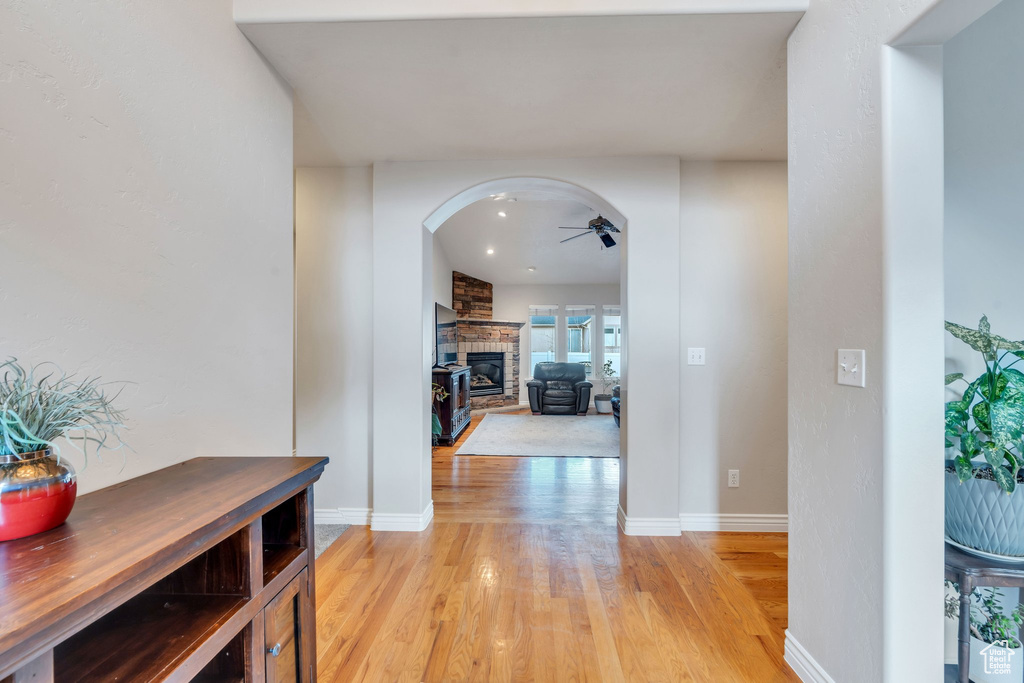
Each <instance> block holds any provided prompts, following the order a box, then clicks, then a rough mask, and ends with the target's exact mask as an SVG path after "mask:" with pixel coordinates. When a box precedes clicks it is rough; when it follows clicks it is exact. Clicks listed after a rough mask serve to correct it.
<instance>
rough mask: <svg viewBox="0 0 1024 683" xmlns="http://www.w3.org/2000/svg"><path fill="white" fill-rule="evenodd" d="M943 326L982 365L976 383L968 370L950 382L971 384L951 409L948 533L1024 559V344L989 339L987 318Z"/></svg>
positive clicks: (971, 545)
mask: <svg viewBox="0 0 1024 683" xmlns="http://www.w3.org/2000/svg"><path fill="white" fill-rule="evenodd" d="M946 329H947V330H948V331H949V332H950V334H952V335H953V336H954V337H956V338H957V339H959V340H961V341H963V342H964V343H965V344H967V345H968V346H970V347H971V348H972V349H974V350H975V351H978V352H979V353H981V355H982V357H983V358H984V360H985V372H984V373H982V374H981V376H980V377H978V378H977V379H975V380H974V381H973V382H968V381H967V380H966V379H964V376H963V373H955V374H951V375H947V376H946V385H947V386H949V385H951V384H953V383H955V382H963V383H964V384H966V385H967V386H966V388H965V389H964V392H963V396H962V397H961V398H960V399H959V400H956V401H950V402H948V403H947V404H946V448H947V449H948V450H949V451H950V452H951V453H952V455H953V457H952V459H949V460H947V461H946V536H948V537H949V539H950V540H952V541H954V542H955V543H957V544H959V545H960V546H961V547H964V548H965V549H966V550H968V551H970V550H974V551H980V552H982V553H990V554H995V555H1000V556H1002V557H1004V558H1006V559H1016V560H1024V495H1022V494H1020V493H1015V492H1016V490H1017V488H1018V486H1019V484H1021V483H1024V479H1022V478H1021V465H1022V463H1024V460H1022V458H1024V444H1022V437H1024V373H1022V372H1021V371H1020V370H1019V369H1017V368H1015V367H1014V366H1015V365H1017V364H1019V363H1021V362H1022V361H1024V342H1020V341H1012V340H1010V339H1006V338H1005V337H1000V336H999V335H996V334H992V329H991V326H990V325H989V322H988V318H986V317H982V319H981V322H980V323H979V324H978V329H976V330H972V329H971V328H969V327H963V326H962V325H957V324H955V323H950V322H947V323H946Z"/></svg>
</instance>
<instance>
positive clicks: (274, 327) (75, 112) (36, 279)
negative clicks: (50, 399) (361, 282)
mask: <svg viewBox="0 0 1024 683" xmlns="http://www.w3.org/2000/svg"><path fill="white" fill-rule="evenodd" d="M0 65H2V66H0V73H2V74H3V75H2V76H0V80H2V81H3V87H2V88H0V158H2V159H3V160H4V161H3V163H2V164H0V206H2V207H3V210H2V215H0V252H2V253H3V255H4V277H3V278H2V282H0V301H3V311H4V324H3V325H2V326H0V356H9V355H13V356H17V357H18V358H19V359H20V360H22V361H23V362H26V363H36V362H40V361H56V362H58V363H60V364H61V365H62V366H64V367H65V368H67V369H69V370H79V371H81V372H82V373H86V374H98V375H102V377H104V378H105V379H108V380H128V381H131V382H134V384H132V385H131V386H129V387H128V389H127V390H126V391H125V393H124V394H123V395H122V397H121V399H120V400H119V405H120V406H121V407H122V408H124V409H125V410H126V411H127V413H128V419H129V426H130V429H129V431H127V432H126V433H125V439H126V440H127V441H128V442H129V444H130V445H131V447H132V448H133V449H134V450H133V452H131V453H128V455H127V457H128V461H127V464H126V465H125V466H124V468H123V469H122V468H121V459H120V455H113V456H110V457H108V458H107V460H106V462H104V463H102V464H101V463H97V462H91V463H90V465H89V467H88V468H87V469H85V470H84V471H83V472H81V479H80V481H81V485H80V486H81V490H82V492H87V491H91V490H93V489H97V488H100V487H103V486H106V485H109V484H111V483H114V482H116V481H120V480H124V479H127V478H129V477H134V476H137V475H139V474H142V473H145V472H147V471H151V470H154V469H158V468H161V467H164V466H167V465H169V464H172V463H175V462H178V461H181V460H185V459H187V458H191V457H194V456H198V455H288V454H289V453H290V452H291V448H292V400H291V396H292V296H293V291H292V104H291V94H290V90H289V88H288V87H287V86H286V85H284V84H283V83H282V82H281V81H280V80H279V79H278V78H277V76H276V74H275V73H274V72H273V71H272V70H271V69H270V68H269V67H268V66H267V65H266V63H265V62H264V61H263V59H262V57H261V56H260V55H259V54H258V53H257V52H256V50H255V49H254V48H253V47H252V45H250V44H249V42H248V41H247V40H246V39H245V37H244V36H243V35H242V34H241V33H240V32H239V31H238V29H237V28H236V27H235V25H234V23H233V22H232V17H231V3H230V2H229V1H228V0H215V1H211V0H186V1H183V2H173V3H143V4H141V5H138V6H136V5H132V6H130V7H129V6H127V5H126V4H125V3H91V4H89V5H88V6H79V5H77V4H75V5H73V4H70V3H65V2H57V1H44V0H39V1H38V2H31V3H4V4H3V5H0ZM65 452H66V453H68V454H69V457H70V458H71V460H72V461H73V462H74V463H75V464H76V465H80V464H81V459H80V458H79V457H76V456H75V455H74V454H73V452H71V451H70V450H69V449H65Z"/></svg>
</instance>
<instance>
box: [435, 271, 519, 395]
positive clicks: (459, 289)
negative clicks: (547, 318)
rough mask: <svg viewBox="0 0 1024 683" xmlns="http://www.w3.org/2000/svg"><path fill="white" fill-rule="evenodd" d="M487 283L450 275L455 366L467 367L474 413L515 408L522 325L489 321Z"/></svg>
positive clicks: (490, 296) (488, 286) (464, 276)
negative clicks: (455, 331) (456, 334)
mask: <svg viewBox="0 0 1024 683" xmlns="http://www.w3.org/2000/svg"><path fill="white" fill-rule="evenodd" d="M492 291H493V288H492V286H491V283H489V282H484V281H483V280H479V279H477V278H474V277H471V276H469V275H466V274H465V273H459V272H457V271H456V272H454V273H452V308H454V309H455V312H456V314H457V315H458V317H459V325H458V327H459V345H458V346H459V348H458V352H459V365H464V366H469V367H470V368H471V372H470V387H469V396H470V398H469V405H470V408H472V409H474V410H479V409H481V408H503V407H505V406H517V405H519V330H520V329H521V328H522V326H523V325H524V324H525V323H520V322H513V321H510V320H491V310H492V309H491V303H492V301H491V298H492Z"/></svg>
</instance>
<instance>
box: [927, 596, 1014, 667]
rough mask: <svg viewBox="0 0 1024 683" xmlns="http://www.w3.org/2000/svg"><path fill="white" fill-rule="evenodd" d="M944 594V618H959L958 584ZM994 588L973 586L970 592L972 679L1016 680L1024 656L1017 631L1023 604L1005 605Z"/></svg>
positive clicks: (957, 620)
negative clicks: (952, 591)
mask: <svg viewBox="0 0 1024 683" xmlns="http://www.w3.org/2000/svg"><path fill="white" fill-rule="evenodd" d="M946 586H947V587H949V586H952V587H953V589H954V593H955V594H950V593H947V594H946V618H947V619H952V620H953V621H956V622H959V620H960V600H959V599H958V595H957V594H956V593H959V590H960V587H959V586H958V585H957V584H951V583H950V582H949V581H947V582H946ZM1006 602H1007V601H1006V600H1005V599H1004V597H1003V594H1002V592H1001V591H999V590H998V589H996V588H986V589H984V590H982V589H975V590H974V592H973V593H971V616H970V630H971V665H970V669H971V680H973V681H975V683H992V682H993V681H994V682H995V683H1000V682H1001V681H1018V680H1020V679H1021V676H1022V675H1024V657H1022V656H1021V654H1022V651H1021V642H1020V640H1019V638H1018V631H1019V629H1020V627H1021V626H1022V625H1024V605H1021V604H1017V605H1014V606H1013V607H1008V606H1007V605H1006Z"/></svg>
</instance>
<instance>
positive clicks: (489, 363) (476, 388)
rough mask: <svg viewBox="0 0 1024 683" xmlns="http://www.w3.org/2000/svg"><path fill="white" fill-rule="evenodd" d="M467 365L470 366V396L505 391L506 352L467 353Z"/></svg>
mask: <svg viewBox="0 0 1024 683" xmlns="http://www.w3.org/2000/svg"><path fill="white" fill-rule="evenodd" d="M466 365H467V366H469V395H470V397H473V396H490V395H491V394H504V393H505V354H504V352H501V351H486V352H482V353H481V352H471V353H467V354H466Z"/></svg>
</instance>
